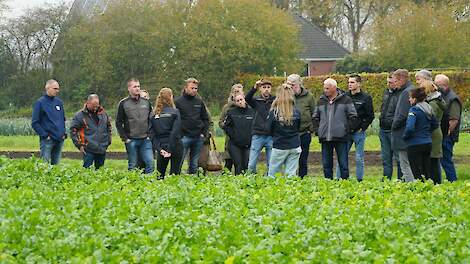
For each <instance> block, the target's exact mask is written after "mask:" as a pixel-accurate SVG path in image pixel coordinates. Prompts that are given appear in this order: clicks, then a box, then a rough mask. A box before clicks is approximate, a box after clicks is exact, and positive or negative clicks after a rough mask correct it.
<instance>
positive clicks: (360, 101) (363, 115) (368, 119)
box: [348, 91, 374, 132]
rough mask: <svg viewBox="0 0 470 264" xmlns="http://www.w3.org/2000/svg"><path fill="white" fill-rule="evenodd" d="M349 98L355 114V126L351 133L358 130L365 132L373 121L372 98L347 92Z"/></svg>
mask: <svg viewBox="0 0 470 264" xmlns="http://www.w3.org/2000/svg"><path fill="white" fill-rule="evenodd" d="M348 95H349V97H351V99H352V100H353V103H354V108H355V109H356V113H357V121H356V125H355V126H354V127H353V128H352V131H354V132H356V131H358V130H359V129H362V131H366V130H367V128H368V127H369V126H370V124H371V123H372V121H373V120H374V106H373V104H372V97H371V96H370V95H369V94H367V93H365V92H362V91H361V92H359V93H357V94H354V95H353V94H351V92H348Z"/></svg>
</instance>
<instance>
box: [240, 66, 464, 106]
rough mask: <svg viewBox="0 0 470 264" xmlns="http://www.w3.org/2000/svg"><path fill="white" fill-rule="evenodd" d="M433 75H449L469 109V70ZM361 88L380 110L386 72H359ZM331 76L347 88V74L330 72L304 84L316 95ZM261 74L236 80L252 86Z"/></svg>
mask: <svg viewBox="0 0 470 264" xmlns="http://www.w3.org/2000/svg"><path fill="white" fill-rule="evenodd" d="M432 73H433V75H436V74H439V73H442V74H445V75H447V76H449V79H450V87H452V88H453V89H454V91H456V92H457V94H458V95H459V96H460V99H461V100H462V101H463V103H464V109H467V110H469V109H470V71H432ZM360 75H361V77H362V88H363V90H364V91H366V92H367V93H369V94H370V95H371V96H372V99H373V102H374V110H375V112H380V106H381V105H382V95H383V92H384V89H385V87H387V76H388V73H363V74H362V73H361V74H360ZM328 77H331V78H333V79H335V80H336V81H337V82H338V87H339V88H340V89H343V90H347V81H348V76H347V75H341V74H331V75H328V76H310V77H305V78H304V86H305V87H306V88H308V89H309V90H310V91H311V92H312V94H314V95H315V96H316V97H318V96H320V95H321V94H322V93H323V81H324V80H325V79H326V78H328ZM410 77H411V80H412V81H413V82H414V81H415V78H414V72H411V73H410ZM260 78H261V76H259V75H251V74H244V75H240V76H239V77H238V81H240V82H241V83H243V84H244V85H245V86H246V87H252V86H253V84H254V83H255V82H256V81H257V80H259V79H260ZM267 78H268V79H270V80H271V81H272V82H273V85H274V86H277V85H280V84H281V83H282V82H284V81H285V80H286V78H284V77H267Z"/></svg>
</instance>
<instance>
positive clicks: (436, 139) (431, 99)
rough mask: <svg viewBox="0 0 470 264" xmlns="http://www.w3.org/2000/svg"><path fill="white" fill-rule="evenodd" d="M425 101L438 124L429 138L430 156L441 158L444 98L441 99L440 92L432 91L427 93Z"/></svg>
mask: <svg viewBox="0 0 470 264" xmlns="http://www.w3.org/2000/svg"><path fill="white" fill-rule="evenodd" d="M426 102H428V103H429V105H430V106H431V108H432V111H433V113H434V116H435V117H436V121H437V124H438V125H439V127H438V128H436V129H434V130H433V131H432V135H431V139H432V150H431V158H442V130H441V128H440V126H441V120H442V116H443V114H444V111H445V109H446V103H445V101H444V99H442V96H441V93H440V92H437V91H436V92H433V93H431V94H429V95H428V97H427V98H426Z"/></svg>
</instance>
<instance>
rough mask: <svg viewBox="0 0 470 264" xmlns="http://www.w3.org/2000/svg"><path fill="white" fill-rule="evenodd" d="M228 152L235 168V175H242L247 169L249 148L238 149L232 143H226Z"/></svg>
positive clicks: (238, 147)
mask: <svg viewBox="0 0 470 264" xmlns="http://www.w3.org/2000/svg"><path fill="white" fill-rule="evenodd" d="M228 151H229V152H230V157H231V158H232V162H233V165H234V166H235V175H239V174H242V173H243V172H245V171H246V170H247V169H248V158H249V157H250V147H240V146H237V145H235V144H233V143H230V142H229V143H228Z"/></svg>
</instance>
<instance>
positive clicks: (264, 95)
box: [245, 79, 276, 173]
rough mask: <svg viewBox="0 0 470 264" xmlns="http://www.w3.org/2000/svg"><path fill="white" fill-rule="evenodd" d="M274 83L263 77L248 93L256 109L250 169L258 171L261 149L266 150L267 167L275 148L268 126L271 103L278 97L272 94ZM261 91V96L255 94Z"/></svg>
mask: <svg viewBox="0 0 470 264" xmlns="http://www.w3.org/2000/svg"><path fill="white" fill-rule="evenodd" d="M271 88H272V83H271V82H270V81H269V80H266V79H261V80H259V81H257V82H256V83H255V86H254V87H253V88H252V89H251V90H250V91H249V92H248V93H247V94H246V97H245V100H246V102H247V103H248V104H249V105H250V106H251V107H252V108H253V109H254V110H255V111H256V113H255V120H254V122H253V133H252V137H251V147H250V157H249V159H248V171H251V172H253V173H256V163H257V162H258V157H259V154H260V153H261V150H262V149H263V147H264V149H265V151H266V167H267V168H268V167H269V159H270V158H271V151H272V149H273V138H272V136H271V135H270V129H269V127H268V120H267V119H268V115H269V111H270V110H271V105H272V103H273V101H274V99H276V97H275V96H273V95H271ZM258 90H259V91H260V95H259V96H256V97H255V96H254V95H255V93H256V91H258Z"/></svg>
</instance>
